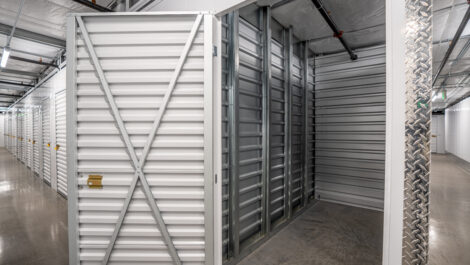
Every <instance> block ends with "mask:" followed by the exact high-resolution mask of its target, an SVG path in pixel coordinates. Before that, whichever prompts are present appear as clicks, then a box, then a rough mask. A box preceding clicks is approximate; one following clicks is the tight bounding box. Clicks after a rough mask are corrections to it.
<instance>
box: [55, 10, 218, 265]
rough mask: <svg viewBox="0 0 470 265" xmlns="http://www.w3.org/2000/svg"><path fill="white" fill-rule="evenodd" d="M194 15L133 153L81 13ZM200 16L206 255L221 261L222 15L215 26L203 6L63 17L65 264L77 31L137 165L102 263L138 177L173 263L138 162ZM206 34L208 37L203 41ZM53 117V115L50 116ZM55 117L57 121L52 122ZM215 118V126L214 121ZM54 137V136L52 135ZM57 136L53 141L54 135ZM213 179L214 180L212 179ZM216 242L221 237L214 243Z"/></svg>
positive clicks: (72, 198)
mask: <svg viewBox="0 0 470 265" xmlns="http://www.w3.org/2000/svg"><path fill="white" fill-rule="evenodd" d="M188 14H191V15H196V21H195V23H194V26H193V28H192V30H191V33H190V34H189V37H188V40H187V42H186V44H185V47H184V49H183V53H182V55H181V57H180V59H179V61H178V64H177V66H176V70H175V72H174V74H173V77H172V79H171V81H170V85H169V87H168V91H167V92H166V93H165V96H164V98H163V103H162V107H160V108H159V111H158V114H157V117H156V119H155V121H154V123H153V126H152V129H151V133H150V134H149V137H148V140H147V141H146V144H145V146H144V150H143V154H142V157H141V160H139V159H138V158H137V155H136V153H135V150H134V147H133V145H132V142H131V141H130V138H129V135H128V133H127V129H126V128H125V126H124V123H123V120H122V118H121V116H120V113H119V110H118V108H117V105H116V103H115V101H114V98H113V95H112V94H111V91H110V88H109V85H108V83H107V80H106V76H105V75H104V72H103V70H102V68H101V65H100V62H99V60H98V58H97V55H96V53H95V51H94V48H93V44H92V42H91V40H90V38H89V35H88V32H87V29H86V26H85V24H84V22H83V19H82V18H83V17H88V16H129V15H131V16H132V15H133V16H135V15H139V16H152V15H188ZM203 19H204V39H205V42H204V113H205V115H204V169H205V170H204V182H205V187H204V193H205V197H204V204H205V223H204V225H205V233H206V234H205V258H206V262H205V263H206V264H208V265H212V264H221V262H222V258H221V256H222V255H221V252H222V244H221V238H222V235H221V230H222V227H221V217H222V209H221V204H220V202H219V200H217V201H215V197H217V196H218V197H221V183H220V182H219V183H217V175H218V176H220V175H221V167H220V165H219V163H218V162H217V161H219V160H220V157H221V137H220V135H221V132H220V128H219V127H220V126H219V125H220V119H216V118H215V117H218V116H219V115H220V111H221V110H220V104H218V103H220V96H221V95H220V90H221V88H220V85H221V84H220V77H219V76H217V74H220V63H221V60H220V56H217V58H213V55H214V44H215V43H216V45H217V46H220V43H219V42H220V41H221V40H220V39H217V38H218V33H217V32H218V31H217V28H218V29H220V26H221V25H220V21H219V22H218V27H216V26H215V22H216V21H217V19H216V18H215V17H214V16H213V15H212V14H209V13H204V12H149V13H130V12H126V13H109V14H96V13H90V14H72V15H70V16H69V17H68V18H67V28H68V32H67V39H68V41H67V52H68V56H67V95H66V99H67V103H66V105H67V129H68V130H67V173H68V174H67V175H68V184H69V185H68V220H69V264H74V265H75V264H79V261H80V258H79V252H78V250H79V247H78V240H79V235H78V229H76V228H77V225H78V215H77V203H78V194H77V193H78V192H77V185H78V184H77V177H78V176H77V120H76V119H77V112H76V110H77V95H76V88H77V87H76V52H77V51H76V47H77V42H76V41H77V40H76V37H77V36H76V34H77V31H78V29H80V32H81V36H82V37H83V41H84V43H85V47H86V50H87V52H88V54H89V56H90V59H91V60H92V62H93V68H94V70H95V73H96V74H97V77H98V79H99V83H100V87H101V89H102V91H103V92H104V95H105V98H106V102H107V104H108V106H109V108H110V109H111V112H112V116H113V119H114V122H115V124H116V126H117V128H118V130H119V133H120V136H121V138H122V141H123V142H124V144H125V146H126V147H127V153H128V155H129V158H130V159H131V161H132V166H133V167H134V169H135V175H134V178H133V180H132V183H131V185H130V189H129V191H128V195H127V197H126V200H125V202H124V206H123V208H122V211H121V214H120V215H119V218H118V222H117V225H116V228H115V230H114V232H113V235H112V238H111V242H110V244H109V246H108V248H107V250H106V253H105V258H104V259H103V261H102V264H108V261H109V258H110V255H111V251H112V249H113V245H114V243H115V240H116V238H117V235H118V233H119V229H120V226H121V224H122V222H123V220H124V217H125V214H126V210H127V208H128V206H129V203H130V200H131V198H132V194H133V192H134V190H135V187H136V184H137V181H138V180H140V182H141V185H142V187H143V191H144V194H145V197H146V199H147V202H148V203H149V205H150V207H151V212H152V214H153V216H154V218H155V220H156V221H157V226H158V228H159V230H160V231H161V233H162V237H163V239H164V241H165V243H166V245H167V246H168V249H169V253H170V256H171V257H172V259H173V263H174V264H182V263H181V261H180V257H179V256H178V254H177V252H176V248H175V247H174V245H173V242H172V240H171V238H170V235H169V233H168V230H167V228H166V225H165V223H164V221H163V218H162V216H161V214H160V210H159V208H158V206H157V204H156V202H155V198H154V197H153V194H152V192H151V190H150V187H149V184H148V183H147V179H146V178H145V175H144V173H143V172H142V170H141V169H142V168H143V166H144V165H145V162H146V157H147V155H148V153H149V150H150V147H151V144H152V142H153V140H154V137H155V133H156V131H157V129H158V127H159V124H160V121H161V118H162V116H163V113H164V112H165V106H166V105H167V104H168V102H169V99H170V97H171V93H172V91H173V89H174V87H175V85H176V81H177V79H178V76H179V73H180V71H181V70H182V67H183V65H184V62H185V59H186V56H187V55H188V53H189V50H190V48H191V45H192V42H193V40H194V38H195V36H196V33H197V30H198V28H199V26H200V24H201V22H202V20H203ZM207 40H210V41H207ZM51 123H52V120H51ZM54 123H55V122H54ZM214 123H215V124H216V125H217V126H214ZM54 139H55V137H54ZM54 142H55V141H54ZM214 183H215V184H214ZM215 242H219V243H220V244H219V243H218V244H215Z"/></svg>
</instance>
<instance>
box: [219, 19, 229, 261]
mask: <svg viewBox="0 0 470 265" xmlns="http://www.w3.org/2000/svg"><path fill="white" fill-rule="evenodd" d="M229 38H230V29H229V25H228V15H225V16H224V17H223V18H222V115H221V116H222V255H223V258H224V259H227V258H228V252H229V249H228V247H229V246H228V241H229V207H230V205H229V204H230V202H229V192H230V191H229V189H230V187H229V176H230V175H229V170H230V156H229V134H230V132H229V120H228V119H229V117H228V111H229V110H228V108H229V89H230V88H229V85H230V84H229V82H230V76H229V58H228V49H229Z"/></svg>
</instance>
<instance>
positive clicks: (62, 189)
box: [54, 90, 67, 196]
mask: <svg viewBox="0 0 470 265" xmlns="http://www.w3.org/2000/svg"><path fill="white" fill-rule="evenodd" d="M65 107H66V106H65V90H63V91H60V92H58V93H56V94H55V139H56V140H55V147H54V150H55V155H56V172H57V191H58V192H59V193H60V194H62V195H64V196H67V154H66V150H67V149H66V120H65V117H66V110H65Z"/></svg>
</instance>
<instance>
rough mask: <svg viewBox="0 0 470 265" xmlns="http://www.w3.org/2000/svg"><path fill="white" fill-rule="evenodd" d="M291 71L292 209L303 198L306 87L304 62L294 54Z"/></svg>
mask: <svg viewBox="0 0 470 265" xmlns="http://www.w3.org/2000/svg"><path fill="white" fill-rule="evenodd" d="M292 62H293V64H292V69H291V84H292V86H291V97H292V107H291V110H292V113H291V119H292V127H291V139H292V149H291V150H292V151H291V155H292V164H291V178H292V181H291V183H292V184H291V185H292V187H291V189H292V204H291V205H292V209H295V208H296V207H297V206H299V205H300V204H301V203H302V198H303V194H304V193H303V182H302V180H303V152H302V150H303V148H304V145H305V144H304V87H303V76H302V75H303V61H302V59H301V58H300V57H299V56H297V55H296V54H294V56H293V58H292Z"/></svg>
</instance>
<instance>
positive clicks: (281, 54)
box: [222, 1, 385, 264]
mask: <svg viewBox="0 0 470 265" xmlns="http://www.w3.org/2000/svg"><path fill="white" fill-rule="evenodd" d="M383 4H384V2H383V1H376V2H374V3H373V4H372V5H370V6H369V8H366V7H361V8H363V9H362V11H361V10H359V7H351V8H352V9H353V10H351V11H352V12H351V13H352V14H354V15H356V16H361V15H362V16H367V12H371V11H373V10H374V11H377V13H376V14H375V15H374V17H373V18H372V20H373V21H372V22H371V21H368V23H372V25H373V26H374V27H376V28H377V29H380V27H381V26H383V23H384V20H385V14H384V12H380V10H381V8H384V7H383ZM338 5H339V6H335V5H334V4H333V3H330V4H329V5H328V7H327V8H328V10H331V11H332V12H334V11H336V10H338V9H340V8H342V7H341V6H340V5H341V4H338ZM330 8H331V9H330ZM335 8H336V9H335ZM302 10H305V11H302ZM382 11H384V10H383V9H382ZM305 12H310V13H308V14H306V13H305ZM354 12H356V13H354ZM361 12H364V13H362V14H360V13H361ZM348 13H349V12H348ZM340 19H344V18H340ZM354 19H356V20H354ZM312 21H313V22H312ZM358 21H359V22H358ZM350 22H351V23H352V22H354V23H356V25H354V26H351V27H353V28H354V27H358V26H360V25H357V24H358V23H359V24H361V22H360V20H357V17H356V18H354V17H352V18H350ZM315 23H316V24H315ZM374 23H376V24H377V25H374ZM381 23H382V24H381ZM222 24H223V25H222V60H223V61H222V72H223V78H222V89H223V96H222V101H223V102H222V108H223V116H222V122H223V129H222V131H223V141H222V150H223V172H222V177H223V178H222V180H223V204H222V205H223V229H222V230H223V231H222V236H223V257H224V260H225V263H227V264H233V263H236V262H237V261H238V260H240V259H242V258H243V257H245V256H247V255H248V254H249V253H251V252H252V251H253V250H254V249H256V248H258V247H259V246H260V245H261V244H262V243H263V242H265V241H266V240H267V239H269V238H271V237H272V236H273V235H275V234H276V233H277V232H278V231H279V230H281V229H282V228H284V227H286V225H287V226H288V225H289V224H290V222H291V221H292V220H293V219H295V218H296V217H297V216H299V215H301V214H303V213H304V212H305V211H306V210H308V209H309V207H310V206H311V205H314V204H315V203H317V202H322V201H328V202H334V203H339V204H344V205H348V206H351V207H360V208H366V209H371V210H374V211H377V215H379V216H381V215H382V213H381V211H382V210H383V200H384V167H385V46H384V45H383V44H380V43H384V42H385V40H384V36H383V35H381V33H379V32H372V33H371V32H369V33H370V34H371V37H370V38H369V42H368V43H358V42H357V39H354V38H353V45H354V47H355V50H354V53H355V54H356V55H357V56H358V58H357V59H356V60H352V59H351V55H350V54H349V53H347V52H344V49H343V48H342V47H338V46H337V45H338V44H339V43H340V42H339V40H337V39H336V38H334V37H331V38H325V37H323V38H315V37H312V36H311V35H310V36H309V34H310V32H313V34H314V36H318V34H319V35H322V34H323V33H318V31H322V30H325V31H326V32H328V30H330V32H331V29H329V28H328V27H325V22H324V21H322V18H321V16H320V14H319V13H316V10H315V9H314V5H313V4H312V3H311V2H310V1H294V2H291V3H290V1H287V4H286V3H284V5H282V6H281V5H279V6H276V5H275V6H273V7H266V6H263V5H262V3H260V1H259V2H258V3H257V4H252V5H249V6H246V7H243V8H241V9H239V10H236V11H234V12H232V13H229V14H228V15H226V16H224V17H223V20H222ZM312 24H313V27H312V28H309V27H310V26H312ZM372 31H375V30H374V29H372ZM327 34H328V33H327ZM330 34H331V33H330ZM360 34H361V32H353V33H351V35H356V36H355V37H359V36H360ZM331 35H332V34H331ZM348 37H349V38H351V37H350V35H349V34H348ZM334 42H337V43H334ZM329 44H330V45H329ZM379 219H380V218H379ZM302 225H304V226H312V227H313V226H316V225H317V224H316V223H314V222H311V223H308V222H307V223H305V222H303V223H302ZM305 228H308V227H305ZM294 251H295V250H294ZM299 251H301V250H299ZM273 255H274V256H275V255H277V254H273ZM279 255H282V254H279ZM351 262H353V261H351Z"/></svg>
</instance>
